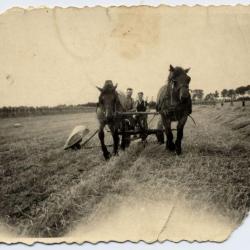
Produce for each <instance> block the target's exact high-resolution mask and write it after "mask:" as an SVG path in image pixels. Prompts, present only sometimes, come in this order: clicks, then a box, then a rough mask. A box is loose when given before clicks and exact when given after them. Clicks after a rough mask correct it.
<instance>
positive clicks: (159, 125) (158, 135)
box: [156, 119, 164, 144]
mask: <svg viewBox="0 0 250 250" xmlns="http://www.w3.org/2000/svg"><path fill="white" fill-rule="evenodd" d="M157 130H158V131H157V132H156V138H157V141H158V143H159V144H164V133H163V124H162V119H160V120H159V121H158V123H157Z"/></svg>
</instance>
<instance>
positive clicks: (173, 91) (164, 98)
mask: <svg viewBox="0 0 250 250" xmlns="http://www.w3.org/2000/svg"><path fill="white" fill-rule="evenodd" d="M188 71H189V69H183V68H181V67H173V66H172V65H170V68H169V76H168V80H167V84H166V85H164V86H163V87H161V89H160V90H159V92H158V96H157V102H156V109H157V111H159V113H160V114H161V121H162V125H163V126H164V128H165V133H166V136H167V141H166V148H167V149H168V150H170V151H174V150H175V151H176V153H177V154H178V155H179V154H181V152H182V149H181V141H182V138H183V129H184V126H185V124H186V121H187V118H188V115H190V114H191V113H192V101H191V96H190V93H189V83H190V81H191V78H190V76H188V75H187V73H188ZM172 121H177V122H178V123H177V138H176V141H175V143H174V142H173V133H172V130H171V122H172ZM160 127H161V126H159V128H160ZM157 137H158V141H159V142H161V143H163V142H164V135H163V133H159V134H158V136H157Z"/></svg>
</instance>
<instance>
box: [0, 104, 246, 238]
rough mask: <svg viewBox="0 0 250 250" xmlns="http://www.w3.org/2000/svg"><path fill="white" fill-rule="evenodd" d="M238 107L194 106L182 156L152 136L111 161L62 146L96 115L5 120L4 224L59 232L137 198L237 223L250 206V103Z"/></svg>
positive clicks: (1, 150) (24, 230) (0, 192)
mask: <svg viewBox="0 0 250 250" xmlns="http://www.w3.org/2000/svg"><path fill="white" fill-rule="evenodd" d="M239 105H240V104H239V103H238V104H235V106H234V107H231V106H229V104H226V105H225V106H224V107H223V108H221V107H220V106H219V105H217V106H216V107H213V106H195V107H194V112H193V114H192V116H193V117H194V119H195V121H196V123H197V127H195V126H194V124H193V123H192V121H191V120H190V119H189V120H188V123H187V125H186V127H185V130H184V141H183V154H182V155H181V156H176V155H175V154H173V153H171V152H168V151H166V150H165V146H164V145H158V144H157V143H156V139H155V137H154V136H150V137H149V139H148V141H149V143H148V144H147V145H146V147H145V148H144V147H143V145H142V144H141V143H140V142H134V143H133V144H132V145H131V147H130V148H129V149H128V150H127V151H125V152H120V155H119V156H118V157H115V158H112V159H111V160H110V161H109V162H106V161H104V159H103V157H102V154H101V150H100V148H98V147H94V148H92V149H81V150H79V151H64V150H63V145H64V142H65V140H66V139H67V136H68V135H69V133H70V132H71V130H72V129H73V128H74V127H75V126H76V125H81V124H86V125H87V126H88V127H89V128H90V129H91V131H95V130H96V128H97V123H96V119H95V114H94V113H84V114H66V115H53V116H40V117H26V118H25V117H24V118H8V119H2V120H0V133H1V134H0V142H1V143H0V156H1V160H0V178H1V180H0V183H1V184H0V196H1V200H0V218H1V222H3V223H4V225H7V226H8V230H9V231H13V232H14V233H16V234H19V235H21V236H40V237H42V236H43V237H51V236H54V237H56V236H64V235H68V234H70V233H71V232H72V230H74V228H75V227H77V226H78V224H79V222H80V223H81V225H82V224H86V225H87V224H88V225H89V224H91V222H92V220H94V219H93V215H95V214H98V213H100V212H98V211H104V210H105V211H108V212H107V213H109V214H110V213H113V212H114V211H115V209H116V207H117V205H118V204H121V203H123V202H124V200H130V201H131V200H132V201H131V204H133V205H134V203H133V201H135V200H136V199H137V198H140V200H142V201H143V202H146V201H150V203H151V204H154V203H158V202H159V201H163V202H167V201H169V200H185V204H186V203H188V201H192V205H190V208H189V209H196V210H202V211H206V212H207V213H210V212H211V213H213V212H216V213H217V214H218V215H219V216H223V217H225V218H228V220H229V221H230V223H232V224H233V225H239V224H240V223H241V221H242V220H243V218H244V217H245V216H246V215H247V212H248V211H249V208H250V157H249V152H250V142H249V138H250V106H249V103H247V105H248V106H247V107H246V108H245V109H244V110H243V109H242V108H241V107H240V106H239ZM15 123H21V124H22V125H23V126H22V127H19V128H14V127H13V124H15ZM154 125H155V124H154ZM110 142H111V140H110V138H109V137H108V139H107V143H110ZM98 144H99V142H98V138H97V137H95V138H94V139H93V142H92V145H98ZM131 197H132V198H131ZM183 204H184V203H183ZM100 208H102V209H101V210H100ZM182 209H183V207H182ZM97 217H98V216H97ZM99 217H100V216H99Z"/></svg>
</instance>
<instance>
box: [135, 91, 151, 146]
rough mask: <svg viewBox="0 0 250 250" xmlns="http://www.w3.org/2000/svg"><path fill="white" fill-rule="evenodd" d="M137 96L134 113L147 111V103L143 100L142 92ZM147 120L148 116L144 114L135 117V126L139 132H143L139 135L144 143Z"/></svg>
mask: <svg viewBox="0 0 250 250" xmlns="http://www.w3.org/2000/svg"><path fill="white" fill-rule="evenodd" d="M137 96H138V98H137V101H136V102H135V108H136V112H145V111H147V106H148V104H147V101H145V100H144V99H143V92H138V94H137ZM147 120H148V116H147V115H146V114H137V115H135V121H136V125H138V127H139V129H140V130H142V131H145V133H143V134H142V135H141V138H142V140H143V141H145V140H146V138H147V135H146V129H147V128H148V122H147Z"/></svg>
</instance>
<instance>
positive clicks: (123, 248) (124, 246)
mask: <svg viewBox="0 0 250 250" xmlns="http://www.w3.org/2000/svg"><path fill="white" fill-rule="evenodd" d="M161 4H164V5H169V6H176V5H178V6H180V5H188V6H195V5H203V6H209V5H215V6H219V5H232V6H235V5H238V4H241V5H250V0H238V1H236V0H210V1H208V0H200V1H198V0H196V1H195V0H191V1H190V0H189V1H188V0H140V1H138V0H109V1H107V0H4V1H3V0H2V1H0V14H1V13H3V12H5V11H6V10H8V9H10V8H12V7H23V8H37V7H50V8H53V7H55V6H60V7H71V6H73V7H84V6H89V7H93V6H98V5H101V6H104V7H107V6H112V5H113V6H114V5H115V6H120V5H126V6H134V5H150V6H158V5H161ZM0 39H1V38H0ZM31 247H32V250H33V249H39V250H48V249H52V248H53V249H61V250H69V249H72V250H79V249H81V250H156V249H157V250H163V249H164V250H165V249H171V250H179V249H181V250H203V249H204V250H205V249H209V250H222V249H223V250H236V249H239V250H249V249H250V216H248V218H247V219H246V220H245V221H244V222H243V223H242V225H241V226H240V227H239V228H238V229H237V230H235V231H234V232H233V234H232V235H231V236H230V238H229V239H228V240H227V241H225V242H223V243H214V242H205V243H197V242H194V243H189V242H186V241H182V242H179V243H173V242H169V241H166V242H164V243H153V244H146V243H144V242H139V243H131V242H126V243H115V242H110V243H99V244H90V243H86V244H83V245H77V244H74V245H72V244H71V245H69V244H68V245H67V244H65V243H63V244H60V245H59V244H52V245H47V244H41V243H35V244H33V245H32V246H28V245H25V244H20V243H19V244H12V245H6V244H0V248H1V250H7V249H12V250H17V249H18V250H28V249H30V248H31Z"/></svg>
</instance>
